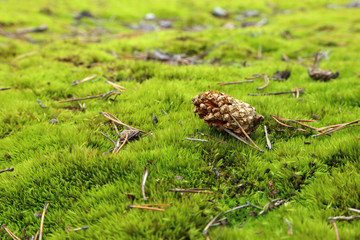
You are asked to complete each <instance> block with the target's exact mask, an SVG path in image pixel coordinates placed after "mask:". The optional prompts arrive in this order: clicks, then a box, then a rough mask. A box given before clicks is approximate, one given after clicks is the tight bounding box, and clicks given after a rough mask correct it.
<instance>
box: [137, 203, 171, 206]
mask: <svg viewBox="0 0 360 240" xmlns="http://www.w3.org/2000/svg"><path fill="white" fill-rule="evenodd" d="M141 206H145V207H169V206H170V204H166V203H165V204H164V203H160V204H146V205H141Z"/></svg>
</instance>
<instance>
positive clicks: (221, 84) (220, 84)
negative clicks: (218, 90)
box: [218, 80, 254, 86]
mask: <svg viewBox="0 0 360 240" xmlns="http://www.w3.org/2000/svg"><path fill="white" fill-rule="evenodd" d="M252 82H254V80H246V81H239V82H227V83H218V85H219V86H225V85H232V84H241V83H252Z"/></svg>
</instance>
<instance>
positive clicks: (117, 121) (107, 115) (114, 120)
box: [100, 112, 146, 133]
mask: <svg viewBox="0 0 360 240" xmlns="http://www.w3.org/2000/svg"><path fill="white" fill-rule="evenodd" d="M100 113H101V114H102V115H103V116H104V117H106V118H107V119H109V120H111V121H113V122H115V123H117V124H119V125H121V126H123V127H127V128H129V129H134V130H138V131H140V132H142V133H146V132H145V131H143V130H140V129H137V128H134V127H131V126H130V125H127V124H125V123H123V122H121V121H120V120H119V119H114V118H112V117H114V116H112V115H111V114H109V113H107V112H100Z"/></svg>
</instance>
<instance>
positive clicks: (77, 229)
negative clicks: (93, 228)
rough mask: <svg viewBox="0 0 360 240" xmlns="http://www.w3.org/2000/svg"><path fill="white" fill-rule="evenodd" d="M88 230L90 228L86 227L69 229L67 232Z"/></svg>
mask: <svg viewBox="0 0 360 240" xmlns="http://www.w3.org/2000/svg"><path fill="white" fill-rule="evenodd" d="M86 229H89V227H88V226H85V227H80V228H74V229H68V230H66V231H67V232H77V231H80V230H86Z"/></svg>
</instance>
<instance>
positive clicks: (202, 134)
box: [198, 131, 234, 148]
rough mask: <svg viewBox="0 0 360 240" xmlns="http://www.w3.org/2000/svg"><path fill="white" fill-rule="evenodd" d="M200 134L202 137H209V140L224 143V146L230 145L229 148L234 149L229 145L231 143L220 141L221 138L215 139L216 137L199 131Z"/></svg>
mask: <svg viewBox="0 0 360 240" xmlns="http://www.w3.org/2000/svg"><path fill="white" fill-rule="evenodd" d="M198 134H200V135H201V136H207V137H209V138H211V139H214V140H215V141H217V142H219V143H222V144H225V145H228V146H230V147H232V148H234V146H233V145H231V144H229V143H227V142H224V141H223V140H221V139H219V138H216V137H214V136H211V135H209V134H206V133H202V132H199V131H198Z"/></svg>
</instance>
